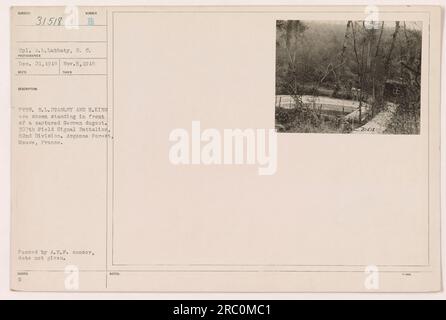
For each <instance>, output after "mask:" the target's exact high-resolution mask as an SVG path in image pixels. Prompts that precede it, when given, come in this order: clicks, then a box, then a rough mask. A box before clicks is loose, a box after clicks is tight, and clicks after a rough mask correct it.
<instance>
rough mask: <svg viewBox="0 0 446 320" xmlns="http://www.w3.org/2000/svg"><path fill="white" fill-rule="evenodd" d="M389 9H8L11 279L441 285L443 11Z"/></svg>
mask: <svg viewBox="0 0 446 320" xmlns="http://www.w3.org/2000/svg"><path fill="white" fill-rule="evenodd" d="M375 9H377V10H375V11H374V12H373V14H372V18H371V17H370V12H369V11H370V10H365V8H364V7H359V6H358V7H341V6H339V7H169V8H166V7H14V8H12V9H11V27H12V37H11V44H12V52H11V65H12V66H11V73H12V78H11V79H12V107H13V109H12V110H13V112H12V127H13V132H12V148H13V149H12V153H13V159H12V165H13V171H12V208H13V209H12V221H13V222H12V248H11V260H12V271H11V287H12V289H14V290H18V291H22V290H23V291H67V290H68V291H69V290H78V291H157V292H158V291H169V292H172V291H179V292H185V291H186V292H299V291H305V292H345V291H350V292H363V291H365V292H369V291H370V292H375V291H376V292H425V291H430V292H432V291H439V290H441V268H440V223H439V222H440V180H439V179H440V150H439V148H440V69H441V68H440V48H441V46H440V26H441V12H440V9H439V8H436V7H424V6H423V7H416V6H415V7H379V8H375ZM339 30H342V31H339ZM327 39H331V40H327ZM327 92H328V93H327ZM378 102H379V103H378ZM237 129H239V130H237ZM365 133H366V134H365ZM231 143H232V145H231ZM228 145H229V146H228Z"/></svg>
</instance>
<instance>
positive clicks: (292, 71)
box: [276, 20, 422, 134]
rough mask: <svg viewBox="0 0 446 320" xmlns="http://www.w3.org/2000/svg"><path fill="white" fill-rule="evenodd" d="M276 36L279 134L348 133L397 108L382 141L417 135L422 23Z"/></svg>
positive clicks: (335, 26) (296, 29) (351, 25)
mask: <svg viewBox="0 0 446 320" xmlns="http://www.w3.org/2000/svg"><path fill="white" fill-rule="evenodd" d="M276 31H277V37H276V96H277V98H276V125H277V127H278V130H279V131H285V132H335V133H337V132H342V133H348V132H351V131H352V130H354V129H355V128H358V127H360V126H362V125H363V124H365V123H367V122H368V121H370V120H372V119H373V118H374V117H375V116H376V115H378V114H379V113H380V112H382V111H386V108H387V107H388V106H390V105H392V106H395V108H394V109H392V115H391V121H388V122H389V123H388V124H386V129H385V130H386V131H385V133H398V134H415V133H419V127H420V89H421V85H420V82H421V45H422V33H421V22H405V21H395V22H388V21H386V22H375V23H370V22H369V23H367V22H365V21H345V22H322V21H317V22H316V21H299V20H286V21H277V22H276ZM309 97H330V98H332V101H333V103H332V102H331V101H330V100H329V101H327V102H326V105H323V104H319V105H318V102H317V99H314V100H312V99H309ZM287 98H288V100H287ZM335 99H336V100H335ZM338 99H344V100H351V101H355V108H354V110H353V111H356V114H357V116H356V117H352V116H349V115H348V114H349V113H351V112H352V109H348V108H347V110H346V109H345V108H344V107H342V109H341V105H342V102H340V103H338V101H341V100H338ZM327 100H328V99H327ZM283 101H288V103H285V104H284V103H283Z"/></svg>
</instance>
